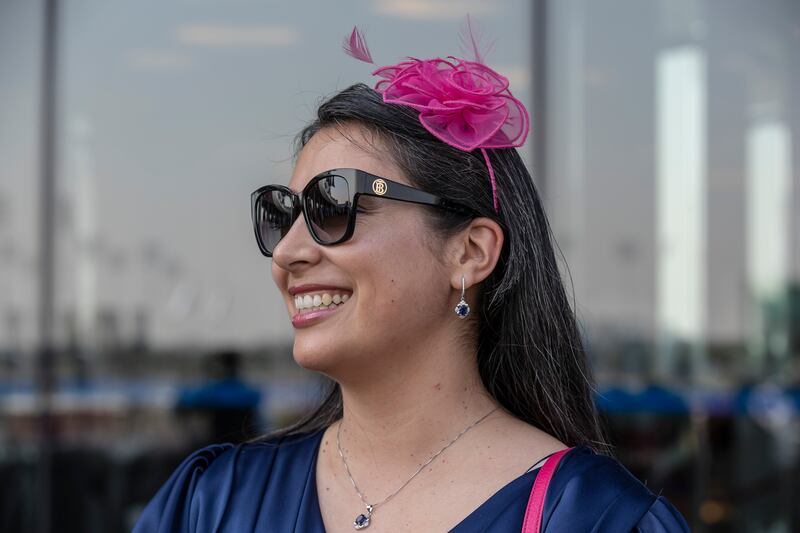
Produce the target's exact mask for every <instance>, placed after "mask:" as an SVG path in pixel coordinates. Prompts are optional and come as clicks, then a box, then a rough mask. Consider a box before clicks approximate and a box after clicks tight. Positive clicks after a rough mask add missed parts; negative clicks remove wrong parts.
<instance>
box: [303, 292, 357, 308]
mask: <svg viewBox="0 0 800 533" xmlns="http://www.w3.org/2000/svg"><path fill="white" fill-rule="evenodd" d="M349 299H350V295H349V294H334V295H331V294H330V293H327V292H325V293H321V294H314V295H311V294H305V295H303V296H300V295H297V296H295V297H294V307H295V309H296V310H298V311H300V310H303V311H311V310H317V309H334V308H335V307H336V306H337V305H341V304H343V303H345V302H346V301H347V300H349Z"/></svg>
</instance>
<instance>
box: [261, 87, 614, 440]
mask: <svg viewBox="0 0 800 533" xmlns="http://www.w3.org/2000/svg"><path fill="white" fill-rule="evenodd" d="M352 123H355V124H358V125H360V126H361V127H362V128H363V131H365V132H368V133H370V134H372V136H373V137H374V138H377V139H378V140H379V141H380V146H375V145H373V147H374V148H377V149H382V150H388V151H389V155H390V156H391V157H392V158H393V160H394V162H395V163H396V164H397V165H398V167H399V168H400V169H401V170H403V171H404V172H405V174H406V176H407V177H408V179H409V180H410V181H411V183H412V185H414V186H416V187H419V188H421V189H423V190H426V191H429V192H431V193H434V194H437V195H439V196H442V197H444V198H448V199H451V200H454V201H456V202H458V203H461V204H464V205H466V206H468V207H470V208H472V209H473V210H474V211H475V212H477V213H479V214H480V215H481V216H485V217H488V218H491V219H493V220H495V221H496V222H497V223H498V224H500V226H501V227H502V228H503V231H504V234H505V241H504V244H503V249H502V251H501V256H500V259H499V261H498V263H497V265H496V267H495V269H494V271H493V272H492V273H491V274H490V275H489V277H487V278H486V279H485V280H484V281H483V282H482V284H481V295H480V297H479V299H478V301H477V302H475V304H476V305H475V306H474V307H473V309H475V310H477V315H478V316H479V318H478V355H477V357H478V369H479V372H480V376H481V379H482V381H483V384H484V386H485V387H486V389H487V390H488V392H489V393H490V394H491V395H492V396H493V397H494V398H495V399H496V400H497V402H499V403H500V404H501V405H502V406H503V408H505V409H506V410H507V411H509V412H510V413H511V414H513V415H514V416H515V417H517V418H519V419H520V420H523V421H525V422H527V423H529V424H531V425H534V426H536V427H537V428H539V429H541V430H542V431H545V432H547V433H549V434H550V435H552V436H554V437H556V438H558V439H559V440H561V441H562V442H564V443H565V444H566V445H567V446H577V445H585V446H587V447H589V448H591V449H593V450H595V451H596V452H598V453H610V446H609V444H608V443H607V440H606V438H605V432H604V429H603V426H602V424H601V419H600V417H599V415H598V412H597V409H596V407H595V404H594V400H593V397H592V392H593V385H594V384H593V379H592V376H591V372H590V368H589V366H588V364H587V356H586V352H585V351H584V348H583V342H582V340H581V335H580V332H579V329H578V325H577V322H576V319H575V315H574V314H573V311H572V309H571V307H570V305H569V301H568V300H567V296H566V293H565V291H564V286H563V283H562V280H561V275H560V273H559V270H558V265H557V263H556V258H555V255H554V252H553V245H552V242H554V240H553V241H551V239H552V231H551V229H550V225H549V223H548V221H547V217H546V215H545V212H544V208H543V206H542V202H541V200H540V198H539V194H538V193H537V191H536V186H535V185H534V182H533V179H532V178H531V175H530V173H529V172H528V170H527V168H526V167H525V164H524V163H523V161H522V159H521V158H520V156H519V154H518V153H517V151H516V150H515V149H513V148H505V149H494V150H488V153H489V157H490V159H491V162H492V166H493V168H494V172H495V177H496V181H497V194H498V198H499V203H500V212H499V213H496V212H495V210H494V207H493V201H492V190H491V185H490V181H489V173H488V170H487V167H486V163H485V162H484V160H483V156H482V154H481V153H480V151H474V152H464V151H461V150H458V149H456V148H453V147H451V146H449V145H447V144H445V143H444V142H442V141H440V140H439V139H437V138H436V137H434V136H433V135H431V134H430V133H429V132H428V131H427V130H426V129H425V128H423V127H422V125H421V123H420V121H419V118H418V114H417V112H416V111H414V110H413V109H412V108H409V107H407V106H401V105H393V104H386V103H384V102H383V99H382V98H381V96H380V94H378V93H377V92H376V91H374V90H373V89H371V88H370V87H368V86H366V85H364V84H362V83H359V84H355V85H352V86H350V87H348V88H347V89H344V90H343V91H341V92H339V93H337V94H335V95H334V96H332V97H330V98H328V99H327V100H325V101H324V102H323V103H322V104H321V105H320V106H319V108H318V110H317V117H316V119H315V120H314V121H313V122H311V123H310V124H308V125H307V126H306V127H305V128H304V129H303V130H302V131H301V132H300V133H299V134H298V135H297V138H296V143H295V153H298V152H299V151H300V150H301V149H302V148H303V147H304V146H305V145H306V143H307V142H308V141H309V140H310V139H311V137H312V136H313V135H314V134H315V133H317V132H318V131H320V130H321V129H322V128H326V127H340V126H343V125H345V124H352ZM354 142H356V140H354ZM422 209H424V210H425V211H426V214H427V217H428V218H429V222H430V225H431V227H432V229H433V231H432V233H433V234H434V235H439V236H447V235H452V234H453V233H455V232H458V231H459V230H460V229H463V228H464V227H466V226H467V225H468V224H469V221H470V218H469V217H465V216H464V215H461V214H458V213H453V212H449V211H446V210H437V209H434V208H427V207H422ZM325 381H326V386H327V390H326V391H325V393H324V397H323V399H322V401H321V403H320V404H319V405H318V406H317V407H316V408H315V409H313V410H312V411H310V412H309V413H308V414H306V415H305V416H304V417H302V418H301V419H300V420H298V421H297V422H295V423H294V424H292V425H290V426H287V427H285V428H282V429H279V430H277V431H275V432H272V433H270V434H269V435H266V436H265V438H274V437H281V436H287V435H291V434H298V433H305V432H310V431H315V430H319V429H323V428H325V427H327V426H329V425H330V424H331V423H333V422H334V421H336V420H338V419H339V418H341V416H342V394H341V389H340V387H339V385H338V383H336V382H335V381H333V380H331V379H328V378H325Z"/></svg>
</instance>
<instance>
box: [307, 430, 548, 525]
mask: <svg viewBox="0 0 800 533" xmlns="http://www.w3.org/2000/svg"><path fill="white" fill-rule="evenodd" d="M324 435H325V428H323V429H321V430H319V432H318V437H317V443H316V445H315V446H314V454H313V456H312V458H311V473H310V476H311V480H310V483H311V504H312V506H313V507H314V509H313V510H312V513H313V514H314V515H315V516H316V519H317V522H319V526H320V528H321V530H322V531H325V521H324V520H323V519H322V509H321V508H320V505H319V492H318V491H317V458H318V456H319V449H320V447H321V445H322V439H323V437H324ZM540 462H541V461H540ZM537 464H538V463H537ZM540 469H541V467H536V468H534V469H532V470H528V471H527V472H525V473H524V474H522V475H521V476H518V477H516V478H514V479H512V480H511V481H509V482H508V483H506V484H505V485H503V486H502V487H500V488H499V489H498V490H497V491H496V492H495V493H494V494H492V495H491V496H489V498H487V499H486V500H485V501H484V502H483V503H481V504H480V505H479V506H478V507H476V508H475V509H473V510H472V512H470V513H469V514H468V515H467V516H465V517H464V518H463V519H462V520H461V521H460V522H458V523H457V524H456V525H455V526H453V527H452V528H451V529H449V530H448V533H459V530H460V529H461V528H463V527H466V526H467V524H468V522H469V521H471V520H472V519H473V517H474V516H475V515H477V514H478V513H479V512H480V511H482V510H483V509H484V508H485V507H488V506H489V505H490V504H491V503H492V502H493V501H494V500H495V499H497V498H499V497H500V496H502V495H504V494H506V493H508V492H511V491H512V490H513V489H516V488H517V487H518V486H519V485H520V484H524V485H526V486H527V485H528V482H529V481H528V480H529V478H530V484H531V485H533V480H534V478H535V477H536V475H537V473H538V472H539V470H540Z"/></svg>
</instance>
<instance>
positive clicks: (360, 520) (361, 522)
mask: <svg viewBox="0 0 800 533" xmlns="http://www.w3.org/2000/svg"><path fill="white" fill-rule="evenodd" d="M498 409H499V407H495V408H494V409H492V410H491V411H489V412H488V413H486V414H485V415H483V416H482V417H480V418H479V419H478V420H476V421H475V422H473V423H472V424H470V425H469V426H467V427H466V428H464V429H463V430H462V431H461V433H459V434H458V435H456V438H454V439H453V440H451V441H450V442H449V443H448V444H447V446H445V447H444V448H442V449H441V450H439V451H438V452H436V453H435V454H433V455H432V456H431V458H430V459H428V460H427V461H425V463H424V464H423V465H422V466H420V467H419V468H418V469H417V471H416V472H414V474H413V475H412V476H411V477H410V478H408V479H407V480H406V482H405V483H403V484H402V485H401V486H400V488H399V489H397V490H396V491H394V492H393V493H391V494H389V495H388V496H387V497H385V498H384V499H382V500H381V501H379V502H378V503H373V504H370V503H367V499H366V498H365V497H364V493H362V492H361V489H359V488H358V485H357V484H356V480H355V479H353V475H352V474H351V473H350V467H349V466H348V465H347V459H345V458H344V452H342V445H341V441H340V434H341V432H342V422H343V421H344V419H342V421H340V422H339V427H338V428H336V447H337V448H338V449H339V455H340V456H341V458H342V462H343V463H344V469H345V470H346V471H347V477H349V478H350V482H351V483H352V484H353V488H354V489H356V492H357V493H358V495H359V497H361V502H362V503H363V504H364V505H365V506H366V508H367V514H363V513H361V514H359V515H358V516H357V517H356V519H355V520H354V521H353V527H355V528H356V529H364V528H365V527H368V526H369V521H370V520H371V519H372V512H373V511H374V510H375V508H376V507H378V506H379V505H383V504H384V503H386V502H388V501H389V500H390V499H392V498H393V497H394V495H395V494H397V493H398V492H400V491H401V490H403V489H404V488H405V486H406V485H408V484H409V483H411V480H412V479H414V478H415V477H417V474H419V473H420V472H422V470H423V469H424V468H425V467H426V466H428V465H429V464H430V463H431V461H433V460H434V459H436V458H437V457H439V455H440V454H441V453H442V452H443V451H445V450H446V449H447V448H449V447H450V446H452V445H453V444H454V443H455V442H456V441H457V440H458V439H460V438H461V436H462V435H463V434H464V433H466V432H467V431H469V430H470V429H472V428H473V427H475V426H477V425H478V424H479V423H480V422H482V421H483V420H484V419H485V418H486V417H487V416H489V415H490V414H492V413H494V412H495V411H497V410H498Z"/></svg>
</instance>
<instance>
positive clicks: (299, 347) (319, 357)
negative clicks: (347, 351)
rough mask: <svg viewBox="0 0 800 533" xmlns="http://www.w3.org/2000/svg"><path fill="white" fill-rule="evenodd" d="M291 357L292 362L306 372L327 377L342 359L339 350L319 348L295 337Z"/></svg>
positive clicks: (328, 347)
mask: <svg viewBox="0 0 800 533" xmlns="http://www.w3.org/2000/svg"><path fill="white" fill-rule="evenodd" d="M292 356H293V357H294V361H295V362H296V363H297V364H298V365H300V366H301V367H303V368H305V369H306V370H313V371H315V372H322V373H323V374H328V375H330V373H331V372H332V371H333V370H334V369H335V368H337V367H338V366H340V365H341V363H342V358H343V354H342V353H341V352H340V351H339V350H334V349H331V347H330V346H322V347H320V346H319V345H318V344H316V343H313V344H307V343H303V342H300V341H298V339H297V338H296V337H295V341H294V349H293V351H292Z"/></svg>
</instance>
